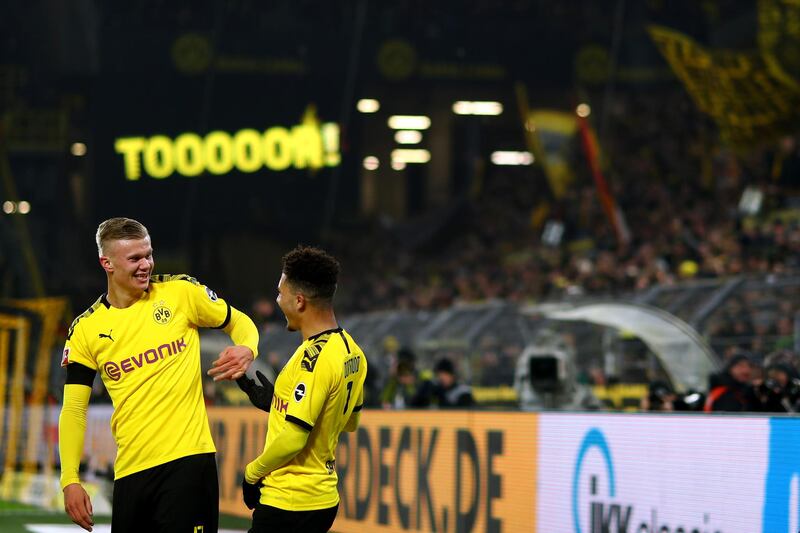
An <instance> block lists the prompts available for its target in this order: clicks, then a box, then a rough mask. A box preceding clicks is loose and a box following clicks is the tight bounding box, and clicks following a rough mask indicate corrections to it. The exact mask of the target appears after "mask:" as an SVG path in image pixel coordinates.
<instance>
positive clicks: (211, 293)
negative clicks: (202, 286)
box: [206, 287, 217, 302]
mask: <svg viewBox="0 0 800 533" xmlns="http://www.w3.org/2000/svg"><path fill="white" fill-rule="evenodd" d="M206 294H208V299H209V300H211V301H212V302H216V301H217V293H216V292H214V291H212V290H211V289H209V288H208V287H206Z"/></svg>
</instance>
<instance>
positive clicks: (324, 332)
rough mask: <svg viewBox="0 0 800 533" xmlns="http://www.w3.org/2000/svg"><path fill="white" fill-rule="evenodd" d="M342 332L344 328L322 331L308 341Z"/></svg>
mask: <svg viewBox="0 0 800 533" xmlns="http://www.w3.org/2000/svg"><path fill="white" fill-rule="evenodd" d="M340 331H342V328H333V329H326V330H325V331H320V332H319V333H317V334H316V335H311V336H310V337H309V338H308V340H310V341H313V340H315V339H318V338H320V337H322V336H323V335H326V334H328V333H339V332H340Z"/></svg>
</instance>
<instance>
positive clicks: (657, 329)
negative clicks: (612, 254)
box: [522, 302, 720, 392]
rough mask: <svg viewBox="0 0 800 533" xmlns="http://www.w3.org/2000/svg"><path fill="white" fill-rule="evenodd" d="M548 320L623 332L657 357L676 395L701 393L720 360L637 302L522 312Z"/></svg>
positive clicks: (681, 325)
mask: <svg viewBox="0 0 800 533" xmlns="http://www.w3.org/2000/svg"><path fill="white" fill-rule="evenodd" d="M522 312H523V313H528V314H534V315H541V316H543V317H545V318H548V319H550V320H560V321H580V322H589V323H592V324H597V325H601V326H606V327H611V328H615V329H618V330H622V331H625V332H626V333H629V334H632V335H634V336H636V337H638V338H639V339H641V340H642V342H644V343H645V344H646V345H647V346H648V347H649V348H650V350H651V351H652V352H653V353H654V354H655V355H656V357H658V359H659V360H660V361H661V364H662V365H663V367H664V370H665V371H666V372H667V374H668V375H669V377H670V379H671V381H672V385H673V387H675V390H677V391H678V392H685V391H688V390H705V388H706V380H707V378H708V376H709V375H710V374H711V373H713V372H716V371H718V370H719V368H720V361H719V358H718V357H717V355H716V354H715V353H714V351H713V350H712V349H711V346H709V344H708V343H707V342H706V341H705V340H704V339H703V337H701V336H700V334H699V333H698V332H697V331H696V330H695V329H694V328H693V327H692V326H690V325H689V324H687V323H686V322H684V321H683V320H681V319H680V318H678V317H676V316H674V315H672V314H670V313H668V312H666V311H663V310H661V309H657V308H655V307H650V306H648V305H643V304H637V303H619V302H607V303H590V304H583V305H581V304H578V305H575V304H544V305H534V306H529V307H526V308H524V309H522Z"/></svg>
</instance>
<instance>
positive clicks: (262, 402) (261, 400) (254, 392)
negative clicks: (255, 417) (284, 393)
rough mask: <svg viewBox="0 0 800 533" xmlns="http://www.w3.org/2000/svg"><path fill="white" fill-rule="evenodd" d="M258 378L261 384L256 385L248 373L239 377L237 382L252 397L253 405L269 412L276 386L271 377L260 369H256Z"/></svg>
mask: <svg viewBox="0 0 800 533" xmlns="http://www.w3.org/2000/svg"><path fill="white" fill-rule="evenodd" d="M256 378H258V381H260V382H261V385H256V382H255V380H253V379H250V378H249V377H247V376H246V375H245V376H242V377H240V378H239V379H237V380H236V384H237V385H239V388H240V389H242V390H243V391H244V392H245V394H247V397H248V398H250V402H252V404H253V405H255V406H256V407H258V408H259V409H261V410H262V411H266V412H268V413H269V406H270V405H271V404H272V396H273V394H274V393H275V386H274V385H273V384H272V383H270V382H269V379H267V377H266V376H265V375H264V374H262V373H261V371H259V370H256Z"/></svg>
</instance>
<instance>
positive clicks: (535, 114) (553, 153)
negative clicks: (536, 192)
mask: <svg viewBox="0 0 800 533" xmlns="http://www.w3.org/2000/svg"><path fill="white" fill-rule="evenodd" d="M528 127H529V128H531V130H532V133H533V135H532V136H531V137H532V140H533V151H534V152H533V153H534V156H535V157H536V158H537V159H538V160H539V161H541V162H542V165H543V166H544V171H545V174H546V175H547V180H548V181H549V182H550V188H551V189H552V191H553V195H554V196H555V197H556V198H563V197H564V195H566V193H567V190H568V188H569V186H570V185H571V184H572V180H573V172H572V168H571V167H570V153H569V150H570V148H571V146H572V141H573V139H574V138H575V133H576V132H577V129H578V123H577V121H576V119H575V114H574V113H567V112H564V111H556V110H552V109H536V110H532V111H531V112H530V114H529V115H528Z"/></svg>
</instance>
